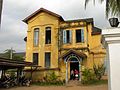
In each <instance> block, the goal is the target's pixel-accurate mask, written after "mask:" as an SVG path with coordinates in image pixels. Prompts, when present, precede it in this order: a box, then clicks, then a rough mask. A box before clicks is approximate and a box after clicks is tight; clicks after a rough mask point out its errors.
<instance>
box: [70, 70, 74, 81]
mask: <svg viewBox="0 0 120 90" xmlns="http://www.w3.org/2000/svg"><path fill="white" fill-rule="evenodd" d="M70 80H74V71H73V70H71V72H70Z"/></svg>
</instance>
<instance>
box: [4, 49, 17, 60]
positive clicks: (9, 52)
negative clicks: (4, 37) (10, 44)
mask: <svg viewBox="0 0 120 90" xmlns="http://www.w3.org/2000/svg"><path fill="white" fill-rule="evenodd" d="M11 53H12V56H14V53H15V50H12V49H6V50H5V51H4V57H5V58H9V59H10V58H11Z"/></svg>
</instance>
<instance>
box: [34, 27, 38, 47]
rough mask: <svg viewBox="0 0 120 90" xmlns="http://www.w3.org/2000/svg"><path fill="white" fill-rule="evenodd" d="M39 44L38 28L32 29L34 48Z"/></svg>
mask: <svg viewBox="0 0 120 90" xmlns="http://www.w3.org/2000/svg"><path fill="white" fill-rule="evenodd" d="M38 44H39V28H35V29H34V46H38Z"/></svg>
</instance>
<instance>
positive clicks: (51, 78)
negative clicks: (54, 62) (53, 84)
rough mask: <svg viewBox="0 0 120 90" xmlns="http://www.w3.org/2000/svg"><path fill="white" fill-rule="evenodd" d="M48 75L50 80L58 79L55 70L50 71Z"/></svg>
mask: <svg viewBox="0 0 120 90" xmlns="http://www.w3.org/2000/svg"><path fill="white" fill-rule="evenodd" d="M48 77H49V80H51V81H55V80H57V79H58V76H56V74H55V72H51V73H50V74H49V76H48Z"/></svg>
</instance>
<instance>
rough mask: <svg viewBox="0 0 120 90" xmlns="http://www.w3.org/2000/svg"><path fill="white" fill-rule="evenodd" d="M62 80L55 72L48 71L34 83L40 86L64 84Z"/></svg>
mask: <svg viewBox="0 0 120 90" xmlns="http://www.w3.org/2000/svg"><path fill="white" fill-rule="evenodd" d="M64 83H65V82H64V80H60V79H58V76H57V75H56V74H55V72H49V73H48V74H47V75H46V76H45V77H44V79H41V80H39V81H37V82H34V83H33V84H35V85H40V86H49V85H64Z"/></svg>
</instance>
